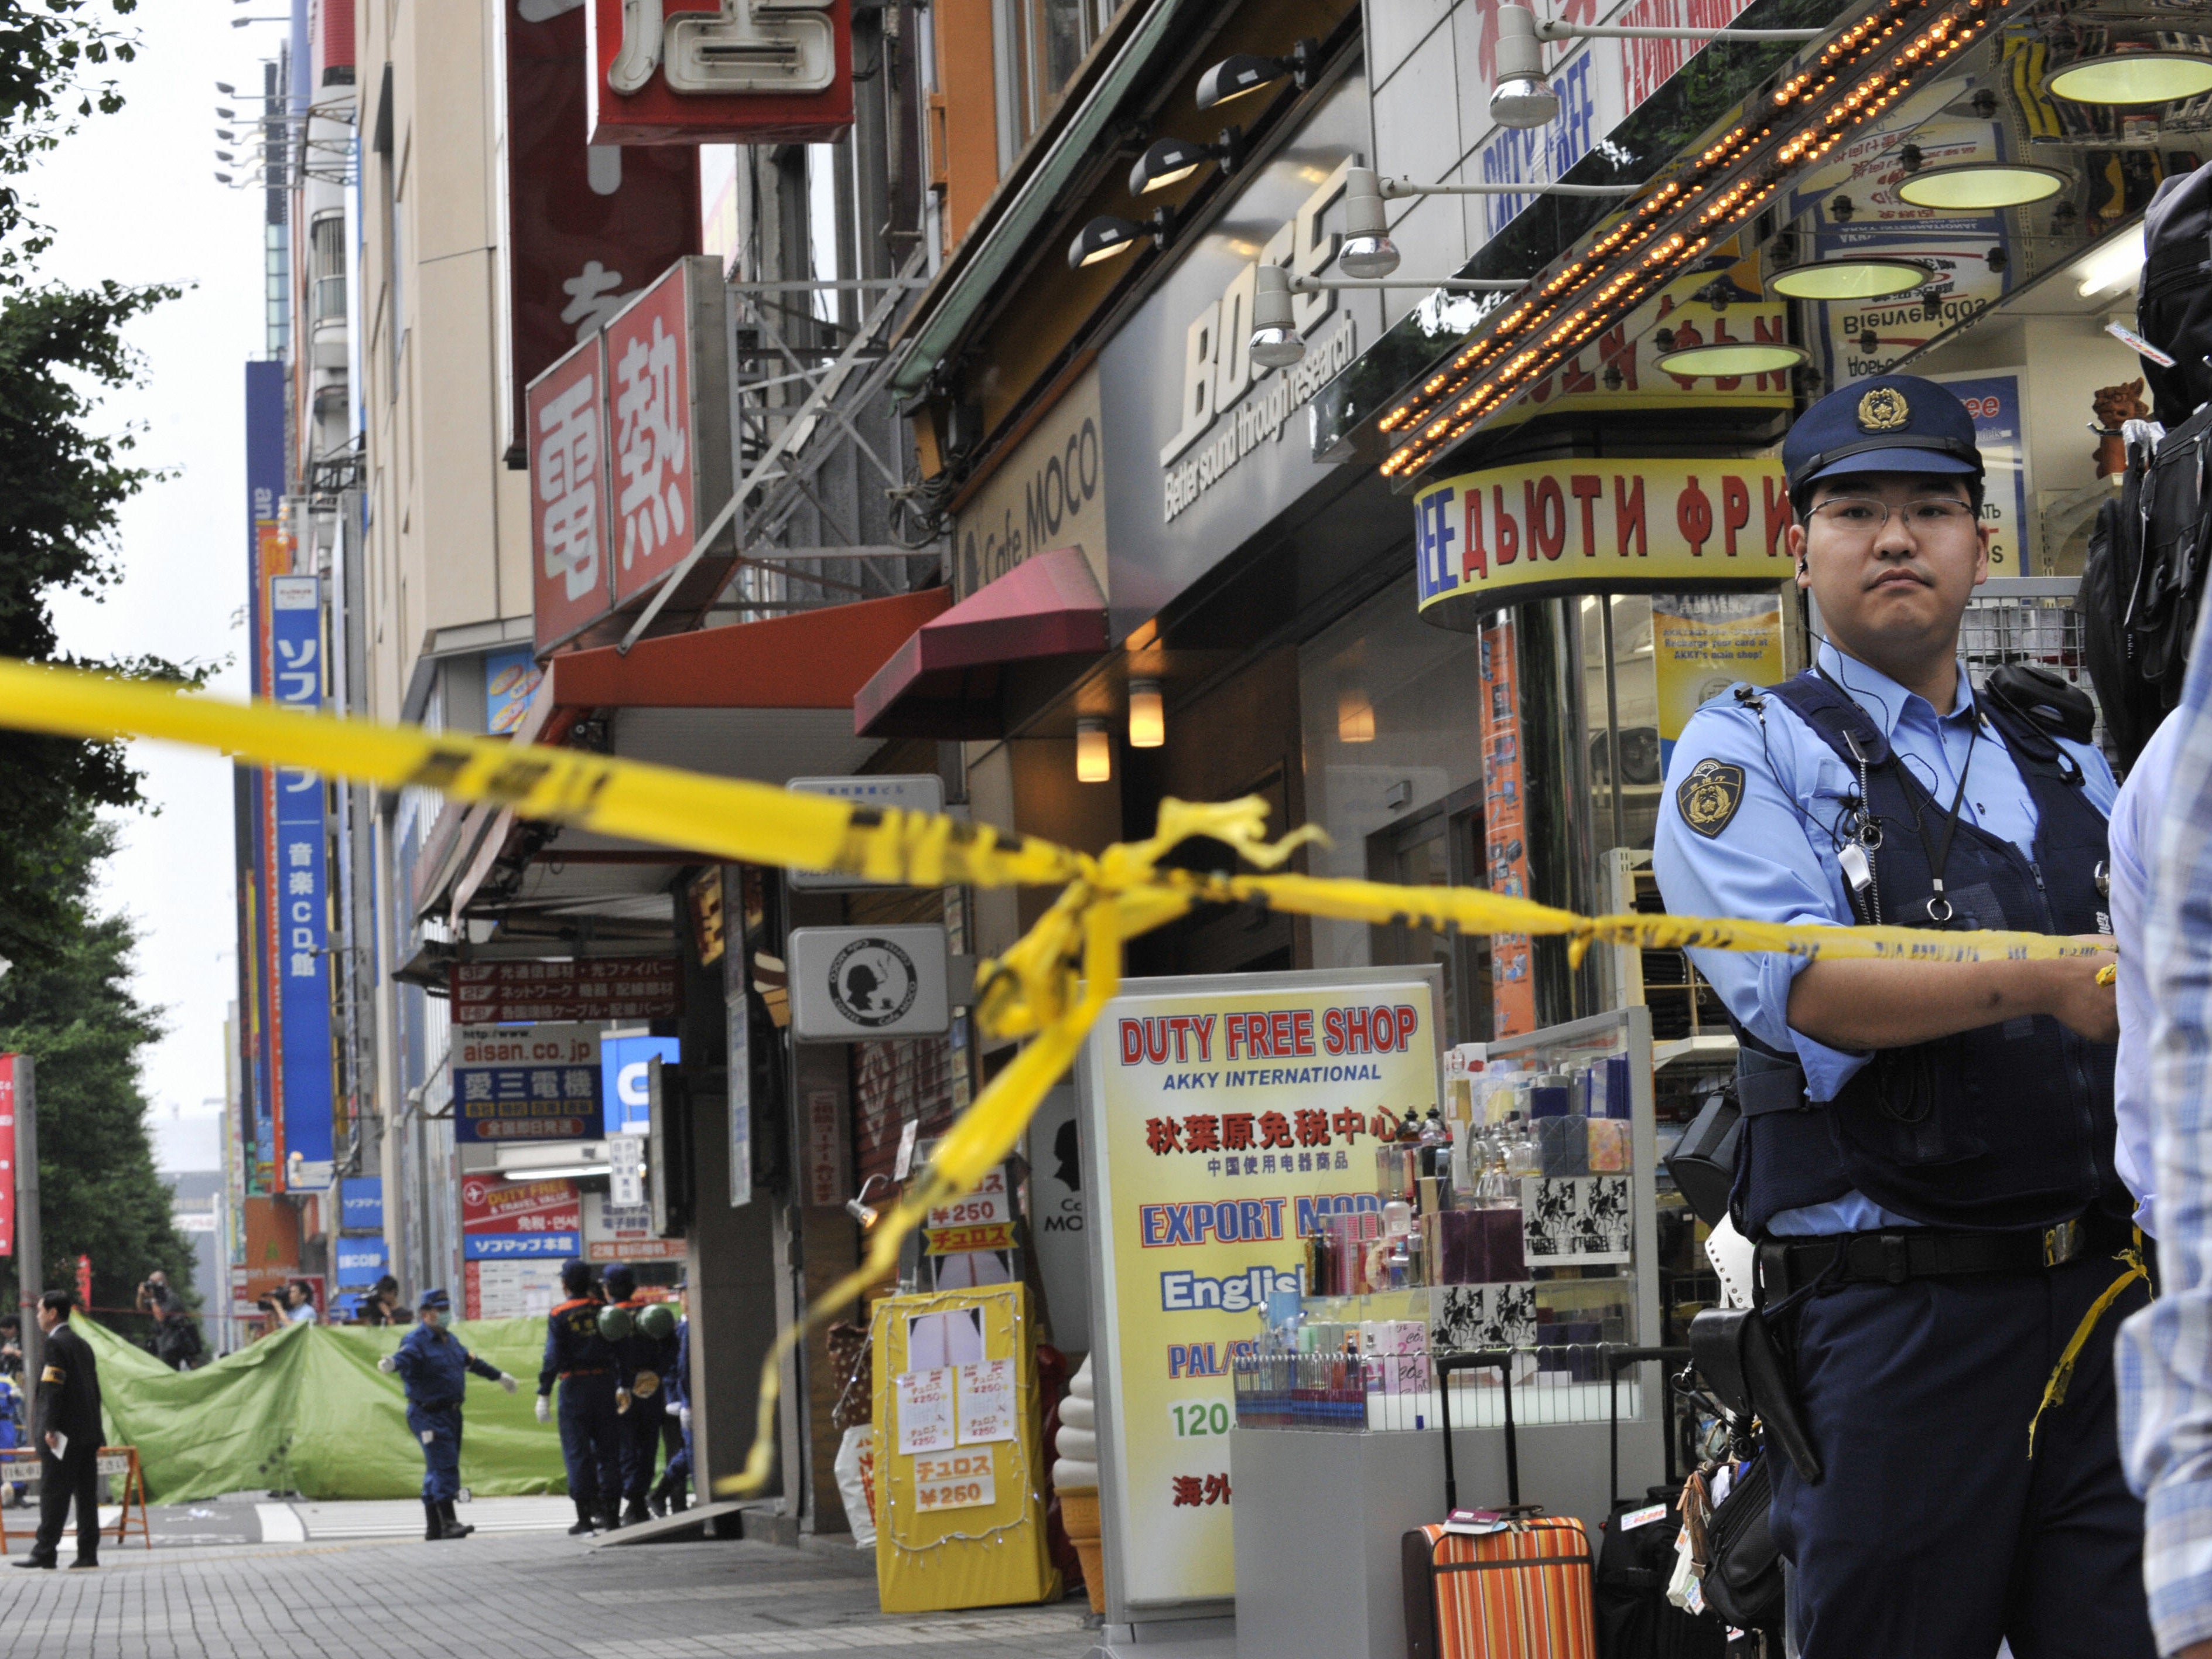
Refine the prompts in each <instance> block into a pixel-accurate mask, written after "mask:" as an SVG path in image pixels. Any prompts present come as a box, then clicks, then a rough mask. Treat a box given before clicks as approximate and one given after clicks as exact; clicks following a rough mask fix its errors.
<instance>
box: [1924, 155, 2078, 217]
mask: <svg viewBox="0 0 2212 1659" xmlns="http://www.w3.org/2000/svg"><path fill="white" fill-rule="evenodd" d="M2072 182H2073V180H2071V179H2069V178H2068V177H2067V175H2066V174H2063V173H2061V172H2059V171H2058V169H2057V168H2049V167H2025V166H2022V165H2021V164H2019V163H2017V162H1967V163H1966V164H1965V165H1963V166H1960V167H1935V168H1928V169H1926V170H1925V171H1924V172H1921V173H1917V174H1913V175H1912V176H1911V178H1909V179H1906V180H1904V181H1903V182H1902V183H1900V184H1899V186H1898V187H1897V193H1898V195H1899V198H1902V199H1903V200H1905V201H1908V202H1910V203H1911V204H1912V205H1913V206H1915V207H1934V208H1942V209H1946V210H1950V211H1953V212H1962V213H1977V212H1988V211H1990V210H1994V209H1996V208H2001V207H2026V206H2027V205H2028V204H2030V203H2031V202H2042V201H2048V200H2049V199H2050V198H2051V197H2053V196H2056V195H2057V193H2058V192H2060V191H2062V190H2063V189H2065V188H2066V186H2068V185H2069V184H2071V183H2072Z"/></svg>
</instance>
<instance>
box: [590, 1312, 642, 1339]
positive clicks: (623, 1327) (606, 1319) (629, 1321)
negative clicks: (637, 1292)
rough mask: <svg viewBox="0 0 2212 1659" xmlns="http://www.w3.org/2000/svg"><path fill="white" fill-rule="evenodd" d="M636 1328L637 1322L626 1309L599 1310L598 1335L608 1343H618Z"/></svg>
mask: <svg viewBox="0 0 2212 1659" xmlns="http://www.w3.org/2000/svg"><path fill="white" fill-rule="evenodd" d="M636 1328H637V1320H636V1318H635V1316H634V1315H633V1314H631V1313H630V1310H629V1308H600V1309H599V1334H600V1335H601V1336H603V1337H605V1339H607V1340H608V1341H609V1342H620V1341H621V1340H622V1339H623V1338H624V1337H627V1336H628V1335H629V1334H630V1333H631V1332H633V1331H635V1329H636Z"/></svg>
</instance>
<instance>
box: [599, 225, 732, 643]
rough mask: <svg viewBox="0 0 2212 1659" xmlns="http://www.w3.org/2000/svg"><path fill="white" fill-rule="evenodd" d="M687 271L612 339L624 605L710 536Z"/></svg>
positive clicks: (612, 429) (616, 553)
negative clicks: (702, 496)
mask: <svg viewBox="0 0 2212 1659" xmlns="http://www.w3.org/2000/svg"><path fill="white" fill-rule="evenodd" d="M687 273H688V267H687V266H685V265H681V264H678V265H671V267H670V268H669V270H668V271H667V273H666V274H665V276H663V277H662V278H660V280H659V281H658V282H656V283H654V284H653V286H652V287H651V288H650V289H648V290H646V292H645V293H644V295H643V296H641V297H640V298H639V299H638V300H637V301H636V302H635V303H633V304H632V305H631V306H630V307H629V309H627V310H626V311H624V312H623V314H621V315H620V316H618V317H617V318H616V319H615V320H613V321H612V322H611V323H609V324H608V325H607V329H606V333H605V342H606V368H607V436H608V439H609V442H610V443H611V448H612V449H613V454H612V456H611V461H612V467H611V469H610V475H609V478H608V485H609V488H610V489H611V491H612V492H613V496H614V515H613V521H612V523H611V526H610V527H609V528H610V531H611V534H610V535H609V538H608V540H609V543H610V546H611V552H612V553H613V557H614V577H615V600H616V601H617V603H620V602H621V601H623V600H626V599H630V598H633V597H635V595H638V594H639V593H641V592H642V591H643V590H644V589H646V588H647V587H648V586H649V585H650V584H651V583H652V582H653V580H654V579H655V578H656V577H659V576H662V575H665V573H666V572H667V571H669V570H673V569H674V568H675V567H676V565H677V564H678V561H680V560H681V559H682V558H683V557H684V554H686V553H688V552H690V551H691V542H692V539H693V538H694V537H696V535H697V534H699V532H700V531H701V530H702V529H703V528H706V527H705V526H704V525H703V524H702V522H701V521H700V518H699V487H698V465H699V463H700V462H701V461H702V460H703V459H704V457H703V456H702V455H701V454H700V453H699V445H698V444H697V443H696V442H694V439H695V437H696V434H695V432H694V430H693V426H694V423H693V421H692V418H691V417H692V407H691V406H692V400H693V398H694V397H695V396H696V389H695V387H694V386H693V384H692V381H693V375H692V356H693V352H694V349H695V345H696V342H695V341H694V340H693V339H692V336H691V308H690V284H689V283H688V282H687V281H686V280H685V278H686V276H687ZM719 344H720V343H719V342H717V345H718V346H719ZM715 504H716V505H717V506H719V505H720V503H719V502H718V503H715Z"/></svg>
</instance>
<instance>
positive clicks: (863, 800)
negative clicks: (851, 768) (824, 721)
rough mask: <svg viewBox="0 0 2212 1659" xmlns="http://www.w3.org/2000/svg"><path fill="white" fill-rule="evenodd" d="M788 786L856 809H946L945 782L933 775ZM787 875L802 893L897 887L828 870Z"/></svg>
mask: <svg viewBox="0 0 2212 1659" xmlns="http://www.w3.org/2000/svg"><path fill="white" fill-rule="evenodd" d="M784 787H785V788H786V789H787V790H791V791H792V792H793V794H795V795H829V796H836V798H837V799H838V800H840V801H850V802H852V803H853V804H854V806H858V807H871V808H874V809H876V810H877V811H878V812H883V811H888V810H890V809H891V808H897V809H898V810H899V811H901V812H927V813H940V812H943V811H944V810H945V780H944V779H943V778H939V776H938V775H937V774H936V773H935V772H915V773H912V774H905V773H901V774H897V775H895V776H887V777H883V778H793V779H792V780H791V781H790V782H789V783H788V784H785V785H784ZM784 873H785V874H786V875H787V876H789V877H790V879H791V885H792V887H793V890H794V891H796V892H799V893H837V892H849V891H853V890H855V889H858V888H861V887H890V886H892V885H893V883H891V882H889V881H859V880H857V879H855V878H854V877H853V876H850V875H833V874H831V873H830V872H829V871H827V870H815V869H794V870H787V871H785V872H784Z"/></svg>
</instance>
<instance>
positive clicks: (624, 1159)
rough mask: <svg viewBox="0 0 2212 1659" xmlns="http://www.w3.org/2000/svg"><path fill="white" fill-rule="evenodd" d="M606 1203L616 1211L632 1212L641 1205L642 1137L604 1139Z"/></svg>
mask: <svg viewBox="0 0 2212 1659" xmlns="http://www.w3.org/2000/svg"><path fill="white" fill-rule="evenodd" d="M607 1168H608V1172H609V1173H608V1175H607V1201H608V1202H609V1203H610V1204H612V1205H614V1206H615V1207H616V1208H617V1209H620V1210H635V1209H636V1208H637V1207H638V1206H639V1205H642V1204H643V1203H644V1202H645V1138H644V1137H643V1136H642V1135H610V1136H608V1137H607Z"/></svg>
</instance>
